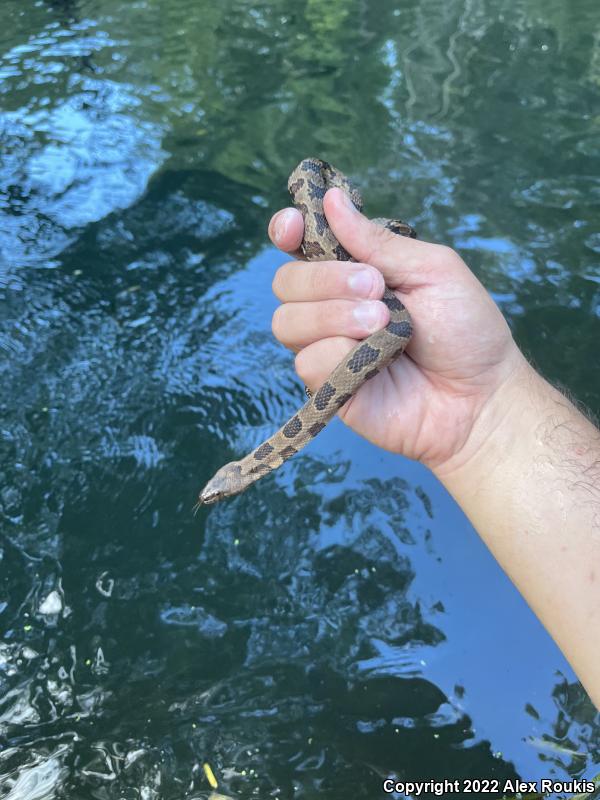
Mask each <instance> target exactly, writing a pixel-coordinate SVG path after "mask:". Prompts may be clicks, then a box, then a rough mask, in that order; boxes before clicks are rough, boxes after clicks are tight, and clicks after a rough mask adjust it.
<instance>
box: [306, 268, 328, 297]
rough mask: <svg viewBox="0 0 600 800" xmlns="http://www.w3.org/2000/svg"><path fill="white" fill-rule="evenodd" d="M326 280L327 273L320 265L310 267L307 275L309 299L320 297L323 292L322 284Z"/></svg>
mask: <svg viewBox="0 0 600 800" xmlns="http://www.w3.org/2000/svg"><path fill="white" fill-rule="evenodd" d="M326 280H327V272H326V270H325V268H324V267H323V266H322V265H321V264H313V265H311V268H310V271H309V273H308V288H309V292H310V297H311V298H313V297H320V295H321V294H322V292H323V284H324V282H325V281H326Z"/></svg>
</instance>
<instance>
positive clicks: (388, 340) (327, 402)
mask: <svg viewBox="0 0 600 800" xmlns="http://www.w3.org/2000/svg"><path fill="white" fill-rule="evenodd" d="M332 187H339V188H340V189H342V190H343V191H345V192H347V194H348V195H349V196H350V197H351V199H352V202H353V203H354V205H355V206H356V207H357V208H358V210H359V211H361V210H362V199H361V196H360V194H359V192H358V191H357V190H356V189H355V188H354V187H353V186H352V184H351V183H350V182H349V181H348V179H347V178H346V177H345V175H343V173H341V172H340V171H339V170H338V169H335V167H332V166H331V165H330V164H328V163H327V162H326V161H321V160H320V159H318V158H305V159H304V160H303V161H301V162H300V164H298V166H297V167H296V169H295V170H294V171H293V172H292V174H291V175H290V178H289V180H288V189H289V191H290V194H291V196H292V200H293V202H294V205H295V206H296V208H297V209H298V210H299V211H300V212H301V214H302V216H303V217H304V238H303V240H302V244H301V246H300V250H301V253H302V255H303V256H304V257H305V258H306V259H307V260H309V261H332V260H338V261H353V260H354V259H353V258H352V257H351V256H350V254H349V253H348V252H346V250H345V249H344V248H343V247H342V245H341V244H340V243H339V242H338V241H337V239H336V238H335V236H334V235H333V232H332V231H331V229H330V227H329V225H328V224H327V220H326V218H325V214H324V212H323V197H324V196H325V192H326V191H327V190H328V189H330V188H332ZM373 221H374V222H377V223H379V224H380V225H384V226H385V227H386V228H388V229H389V230H391V231H393V232H394V233H397V234H399V235H401V236H412V237H414V236H416V233H415V231H414V230H413V229H412V228H411V227H410V225H407V224H406V223H405V222H401V221H400V220H389V219H376V220H373ZM382 300H383V302H384V303H385V304H386V306H387V307H388V308H389V310H390V321H389V322H388V324H387V325H386V327H385V328H383V329H382V330H380V331H377V332H376V333H373V334H371V336H369V337H368V338H367V339H365V340H364V341H362V342H359V343H358V344H357V345H356V346H355V347H354V348H353V349H352V350H351V351H350V352H349V353H348V355H347V356H346V357H345V358H344V359H343V361H341V362H340V363H339V364H338V365H337V367H336V368H335V369H334V370H333V372H332V373H331V375H330V376H329V377H328V378H327V380H326V381H325V383H324V384H323V385H322V386H321V388H320V389H319V390H318V391H317V392H316V393H315V394H314V396H312V397H311V398H310V399H309V400H308V402H306V403H305V404H304V405H303V406H302V408H301V409H300V410H299V411H298V412H297V413H296V414H294V416H293V417H291V419H290V420H288V422H286V424H285V425H284V426H283V427H282V428H280V429H279V430H278V431H277V433H275V434H273V436H271V437H270V438H269V439H267V441H266V442H263V444H261V445H260V446H259V447H257V448H256V449H255V450H253V451H252V452H251V453H249V454H248V455H247V456H245V458H242V459H241V461H232V462H231V463H229V464H226V465H225V466H224V467H221V469H220V470H219V471H218V472H217V473H216V474H215V475H214V477H213V478H211V480H210V481H209V482H208V483H207V484H206V486H205V487H204V489H203V490H202V491H201V492H200V495H199V497H198V504H199V505H200V504H208V503H216V502H217V501H219V500H222V499H223V498H224V497H230V496H232V495H235V494H239V493H240V492H243V491H244V490H245V489H247V488H248V486H250V485H251V484H253V483H254V482H255V481H257V480H258V479H259V478H262V476H263V475H267V474H268V473H269V472H272V471H273V470H275V469H277V467H279V466H281V464H283V462H284V461H287V459H288V458H291V456H293V455H295V454H296V453H297V452H298V450H300V449H301V448H302V447H304V446H305V445H306V444H308V442H310V441H311V440H312V439H314V437H315V436H316V435H317V434H318V433H320V431H322V430H323V428H324V427H325V426H326V425H327V423H328V422H329V421H330V420H331V419H332V418H333V417H334V416H335V415H336V413H337V412H338V410H339V409H340V408H341V407H342V406H343V405H344V403H346V402H348V400H350V398H351V397H353V396H354V395H355V394H356V392H357V391H358V390H359V389H360V387H361V386H362V385H363V383H364V382H365V381H368V380H369V378H373V377H375V375H377V373H378V372H380V371H381V370H382V369H384V368H385V367H387V366H388V364H390V363H391V362H392V361H393V360H394V359H396V358H397V357H398V356H399V355H400V354H401V353H402V352H403V351H404V349H405V347H406V345H407V344H408V341H409V339H410V337H411V334H412V325H411V319H410V315H409V313H408V311H407V310H406V308H405V307H404V306H403V304H402V303H401V302H400V300H398V298H397V297H396V295H395V294H394V293H393V292H392V291H391V290H390V289H388V288H387V287H386V289H385V292H384V295H383V298H382Z"/></svg>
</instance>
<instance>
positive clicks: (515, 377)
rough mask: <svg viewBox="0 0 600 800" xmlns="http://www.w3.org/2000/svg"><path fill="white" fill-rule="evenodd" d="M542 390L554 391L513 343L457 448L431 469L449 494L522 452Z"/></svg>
mask: <svg viewBox="0 0 600 800" xmlns="http://www.w3.org/2000/svg"><path fill="white" fill-rule="evenodd" d="M545 391H548V392H556V390H554V389H553V388H552V387H551V386H550V385H549V384H548V383H546V381H545V380H544V379H543V378H542V377H541V376H540V375H539V374H538V373H537V372H536V371H535V370H534V369H533V367H532V366H531V365H530V364H529V363H528V361H527V360H526V359H525V357H524V356H523V354H522V353H521V352H520V350H518V348H517V347H516V346H515V349H514V352H513V354H512V356H511V359H510V363H508V364H507V365H506V368H505V376H504V378H503V380H501V381H500V382H499V384H498V386H497V388H496V390H495V391H494V392H493V393H492V394H491V395H490V396H489V397H488V399H487V400H486V401H485V402H484V403H483V404H482V405H481V408H480V409H479V412H478V414H477V417H476V419H475V421H474V423H473V425H472V427H471V430H470V432H469V435H468V436H467V438H466V440H465V441H464V443H463V444H462V446H461V448H460V450H459V451H458V452H456V453H455V454H454V455H452V456H451V457H450V458H449V459H447V460H446V461H444V462H442V463H441V464H439V465H436V466H435V467H434V468H433V470H432V471H433V472H434V474H435V475H436V477H437V478H438V479H439V480H440V481H441V482H442V483H443V484H444V485H445V486H446V488H448V489H449V490H450V491H452V493H454V490H453V487H457V488H458V487H460V486H461V485H462V484H463V483H464V484H465V485H468V486H470V487H472V488H473V489H474V488H475V487H476V486H477V485H478V484H479V483H480V479H484V478H486V479H489V477H490V475H491V474H492V473H493V472H494V471H495V470H496V469H498V468H500V467H501V466H502V464H503V463H505V462H506V460H507V458H509V457H512V458H513V459H514V458H516V457H517V456H518V455H519V451H526V450H527V439H528V438H529V436H530V435H531V432H532V427H535V425H536V422H535V420H536V419H537V418H538V416H539V413H540V400H541V398H542V397H543V395H544V392H545ZM556 394H557V395H558V394H559V393H558V392H556ZM538 422H539V419H538Z"/></svg>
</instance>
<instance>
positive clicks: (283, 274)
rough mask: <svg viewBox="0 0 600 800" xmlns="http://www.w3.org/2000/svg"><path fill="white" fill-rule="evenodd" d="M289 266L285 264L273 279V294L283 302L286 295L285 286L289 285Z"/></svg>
mask: <svg viewBox="0 0 600 800" xmlns="http://www.w3.org/2000/svg"><path fill="white" fill-rule="evenodd" d="M286 267H287V264H284V265H283V266H282V267H279V269H278V270H277V272H276V273H275V275H274V277H273V281H272V283H271V289H272V290H273V294H274V295H275V297H277V298H278V299H279V300H283V296H284V294H285V286H286V283H287V269H286Z"/></svg>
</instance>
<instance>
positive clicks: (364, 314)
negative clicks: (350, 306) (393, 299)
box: [353, 300, 384, 333]
mask: <svg viewBox="0 0 600 800" xmlns="http://www.w3.org/2000/svg"><path fill="white" fill-rule="evenodd" d="M353 313H354V319H355V320H356V321H357V322H358V324H359V325H360V326H361V328H364V330H366V331H368V332H369V333H373V331H377V330H379V328H381V327H382V326H383V322H384V320H383V306H382V304H381V303H379V302H378V301H376V300H370V301H366V302H364V303H361V304H360V305H358V306H356V308H355V309H354V312H353Z"/></svg>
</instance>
